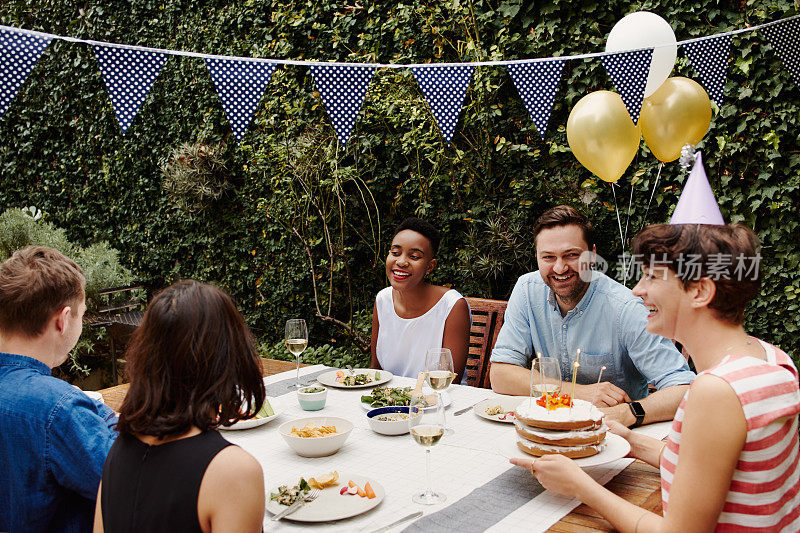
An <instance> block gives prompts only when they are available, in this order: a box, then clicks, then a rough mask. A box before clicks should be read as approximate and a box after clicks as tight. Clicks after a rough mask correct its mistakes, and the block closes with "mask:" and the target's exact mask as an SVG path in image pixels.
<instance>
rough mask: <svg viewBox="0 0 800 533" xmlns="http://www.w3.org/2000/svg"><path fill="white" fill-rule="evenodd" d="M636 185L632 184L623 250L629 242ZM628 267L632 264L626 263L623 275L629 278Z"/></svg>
mask: <svg viewBox="0 0 800 533" xmlns="http://www.w3.org/2000/svg"><path fill="white" fill-rule="evenodd" d="M635 189H636V187H634V186H633V184H631V199H630V200H628V216H627V218H626V219H625V237H624V238H623V239H622V250H623V251H624V250H625V243H627V242H628V223H629V222H630V221H631V206H632V205H633V191H634V190H635ZM628 268H630V265H627V264H626V265H625V274H624V275H623V279H628Z"/></svg>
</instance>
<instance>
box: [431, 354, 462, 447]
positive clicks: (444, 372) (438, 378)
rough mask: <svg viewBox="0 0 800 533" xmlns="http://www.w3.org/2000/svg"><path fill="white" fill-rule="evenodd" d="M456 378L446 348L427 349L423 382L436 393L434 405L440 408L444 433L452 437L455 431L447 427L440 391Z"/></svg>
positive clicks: (451, 360) (450, 355)
mask: <svg viewBox="0 0 800 533" xmlns="http://www.w3.org/2000/svg"><path fill="white" fill-rule="evenodd" d="M455 378H456V373H455V371H454V368H453V354H452V353H450V350H449V349H448V348H429V349H428V353H427V354H426V355H425V381H426V382H427V383H428V386H429V387H430V388H432V389H433V390H435V391H436V403H437V405H441V406H442V417H443V418H444V426H445V428H444V431H445V434H446V435H452V434H453V433H455V430H453V429H452V428H449V427H447V419H446V417H445V415H444V406H443V404H442V394H441V393H442V391H444V390H446V389H447V387H449V386H450V384H451V383H452V382H453V380H454V379H455Z"/></svg>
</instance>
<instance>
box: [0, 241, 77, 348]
mask: <svg viewBox="0 0 800 533" xmlns="http://www.w3.org/2000/svg"><path fill="white" fill-rule="evenodd" d="M85 289H86V280H85V279H84V277H83V270H81V267H79V266H78V265H77V264H75V261H73V260H72V259H70V258H69V257H67V256H65V255H64V254H62V253H61V252H59V251H58V250H56V249H54V248H48V247H46V246H28V247H27V248H23V249H21V250H17V251H16V252H14V253H13V254H12V255H11V257H9V258H8V259H6V260H5V261H4V262H3V263H2V264H0V331H5V332H7V333H18V334H22V335H25V336H26V337H37V336H39V335H40V334H41V333H42V331H43V330H44V328H45V326H46V325H47V322H48V320H50V317H51V316H53V314H54V313H57V312H58V311H60V310H61V309H63V308H64V307H66V306H68V305H77V304H78V303H80V302H81V301H82V300H83V298H84V297H85V294H84V291H85Z"/></svg>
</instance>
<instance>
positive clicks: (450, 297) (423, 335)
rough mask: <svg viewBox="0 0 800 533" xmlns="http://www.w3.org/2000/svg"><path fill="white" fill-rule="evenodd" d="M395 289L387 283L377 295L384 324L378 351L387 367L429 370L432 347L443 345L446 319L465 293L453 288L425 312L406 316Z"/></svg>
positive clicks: (406, 372) (412, 372) (403, 372)
mask: <svg viewBox="0 0 800 533" xmlns="http://www.w3.org/2000/svg"><path fill="white" fill-rule="evenodd" d="M393 290H394V289H392V287H386V288H385V289H383V290H381V291H380V292H379V293H378V295H377V296H376V297H375V308H376V309H377V311H378V323H379V324H380V328H379V329H378V343H377V346H376V349H375V352H376V354H377V356H378V362H379V363H380V364H381V368H383V369H384V370H388V371H389V372H391V373H392V374H395V375H398V376H406V377H412V378H415V377H417V374H418V373H420V372H424V371H425V355H426V354H427V353H428V348H441V347H442V337H443V336H444V323H445V321H446V320H447V317H448V316H450V311H452V309H453V306H454V305H455V304H456V302H458V301H459V300H460V299H462V298H463V296H461V294H459V292H458V291H456V290H455V289H450V290H449V291H447V292H446V293H444V295H443V296H442V297H441V298H440V299H439V301H438V302H436V304H435V305H434V306H433V307H431V308H430V309H428V311H427V312H426V313H424V314H423V315H420V316H418V317H416V318H402V317H400V316H398V315H397V313H396V312H395V310H394V301H393V300H392V291H393ZM470 319H471V317H470ZM466 375H467V373H466V372H464V379H462V380H461V383H462V384H465V383H466Z"/></svg>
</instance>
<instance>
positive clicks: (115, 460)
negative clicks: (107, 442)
mask: <svg viewBox="0 0 800 533" xmlns="http://www.w3.org/2000/svg"><path fill="white" fill-rule="evenodd" d="M127 361H128V371H129V374H130V378H131V386H130V389H129V390H128V393H127V395H126V397H125V401H124V402H123V404H122V407H121V408H120V417H119V424H118V425H117V428H118V429H119V432H120V435H119V438H118V439H117V441H116V443H115V444H114V446H113V447H112V448H111V451H110V452H109V455H108V458H107V460H106V463H105V467H104V468H103V477H102V482H101V485H100V491H99V495H98V498H97V509H96V513H95V525H94V530H95V531H96V532H97V531H104V530H105V531H113V532H115V533H117V532H125V531H130V532H134V531H137V532H138V531H148V532H151V533H152V532H157V531H164V532H174V531H196V532H204V533H208V532H210V531H241V532H247V531H253V532H255V531H261V527H262V520H263V517H264V480H263V473H262V470H261V466H260V465H259V463H258V461H256V460H255V459H254V458H253V457H252V456H251V455H250V454H248V453H247V452H245V451H244V450H242V449H241V448H239V447H238V446H234V445H232V444H231V443H229V442H228V441H226V440H225V439H224V438H223V437H222V436H221V435H220V434H219V432H218V431H217V430H216V428H217V427H219V426H227V425H230V424H232V423H234V422H236V421H238V420H243V419H246V418H251V417H252V416H254V415H255V413H256V412H257V411H258V410H259V408H260V407H261V405H262V403H263V402H264V398H265V390H264V383H263V381H262V377H261V365H260V362H259V357H258V354H257V353H256V350H255V346H254V344H253V340H252V336H251V334H250V332H249V331H248V329H247V326H246V325H245V323H244V320H243V319H242V315H241V314H240V313H239V312H238V311H237V310H236V307H235V306H234V304H233V302H232V301H231V298H230V297H229V296H228V295H227V294H225V293H224V292H222V291H221V290H219V289H217V288H216V287H212V286H211V285H206V284H202V283H198V282H195V281H183V282H180V283H177V284H175V285H173V286H171V287H169V288H167V289H165V290H164V291H163V292H162V293H161V294H159V295H158V296H157V297H156V298H155V299H154V300H153V301H152V303H151V304H150V306H149V307H148V309H147V312H146V313H145V316H144V319H143V321H142V325H141V326H140V327H139V328H138V329H137V330H136V332H135V333H134V335H133V338H132V340H131V343H130V346H129V348H128V351H127Z"/></svg>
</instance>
